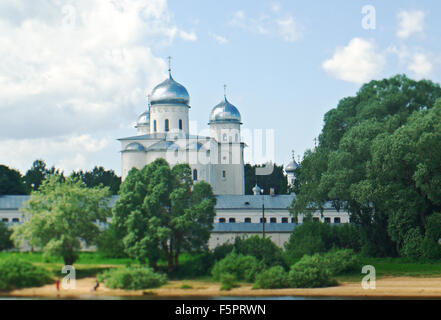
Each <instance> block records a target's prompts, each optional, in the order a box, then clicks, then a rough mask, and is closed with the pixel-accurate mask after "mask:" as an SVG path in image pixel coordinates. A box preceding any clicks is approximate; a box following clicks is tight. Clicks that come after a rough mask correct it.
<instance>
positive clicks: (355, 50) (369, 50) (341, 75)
mask: <svg viewBox="0 0 441 320" xmlns="http://www.w3.org/2000/svg"><path fill="white" fill-rule="evenodd" d="M385 63H386V59H385V57H384V55H383V54H381V53H377V52H376V48H375V44H374V42H373V41H368V40H365V39H362V38H354V39H352V40H351V41H350V42H349V44H348V45H347V46H346V47H343V48H337V49H336V50H335V52H334V55H333V56H332V57H331V58H330V59H328V60H326V61H324V62H323V64H322V67H323V69H324V70H325V71H326V72H328V73H329V74H331V75H333V76H334V77H336V78H337V79H340V80H344V81H348V82H354V83H358V84H361V83H364V82H366V81H369V80H372V79H373V78H374V77H375V76H377V75H379V74H380V72H381V71H382V70H383V67H384V65H385Z"/></svg>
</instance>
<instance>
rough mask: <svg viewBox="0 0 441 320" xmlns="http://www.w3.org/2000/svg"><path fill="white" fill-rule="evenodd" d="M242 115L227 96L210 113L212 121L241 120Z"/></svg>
mask: <svg viewBox="0 0 441 320" xmlns="http://www.w3.org/2000/svg"><path fill="white" fill-rule="evenodd" d="M240 121H241V116H240V112H239V110H237V108H236V107H235V106H234V105H232V104H231V103H230V102H229V101H228V100H227V98H226V97H225V98H224V100H223V101H222V102H220V103H219V104H217V105H216V106H215V107H214V108H213V110H212V111H211V114H210V123H213V122H239V123H240Z"/></svg>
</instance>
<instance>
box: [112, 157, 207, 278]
mask: <svg viewBox="0 0 441 320" xmlns="http://www.w3.org/2000/svg"><path fill="white" fill-rule="evenodd" d="M215 204H216V198H215V197H214V195H213V192H212V189H211V186H210V185H209V184H208V183H206V182H199V183H196V184H194V185H193V180H192V177H191V169H190V167H189V166H188V165H187V164H178V165H176V166H174V167H173V169H170V166H169V164H168V163H167V162H166V161H165V160H164V159H157V160H155V161H154V162H152V163H151V164H149V165H147V166H145V167H144V168H143V169H142V170H138V169H136V168H133V169H131V170H130V171H129V174H128V176H127V178H126V179H125V180H124V182H123V183H122V184H121V190H120V198H119V199H118V201H117V202H116V204H115V206H114V209H113V221H112V223H115V226H116V228H117V229H119V230H121V232H122V234H124V239H123V242H124V246H125V249H126V252H127V253H128V254H129V255H130V256H132V257H134V258H137V259H138V260H139V261H141V262H145V261H146V260H148V262H149V264H150V266H152V267H153V268H156V267H157V266H156V263H157V261H158V259H159V257H160V255H161V253H162V254H163V255H164V256H165V257H166V259H167V262H168V272H169V273H172V272H173V271H174V270H175V269H176V267H177V266H178V263H179V261H178V257H179V254H180V253H181V252H184V251H187V252H193V251H200V250H206V249H207V241H208V239H209V237H210V231H211V229H212V227H213V219H214V216H215V211H214V206H215Z"/></svg>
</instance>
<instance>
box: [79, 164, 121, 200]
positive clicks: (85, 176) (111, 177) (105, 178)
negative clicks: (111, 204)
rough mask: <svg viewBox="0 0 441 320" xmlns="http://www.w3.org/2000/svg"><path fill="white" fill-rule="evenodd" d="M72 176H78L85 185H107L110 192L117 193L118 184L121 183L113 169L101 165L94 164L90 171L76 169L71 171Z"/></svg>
mask: <svg viewBox="0 0 441 320" xmlns="http://www.w3.org/2000/svg"><path fill="white" fill-rule="evenodd" d="M72 176H73V177H77V178H79V179H80V180H81V181H83V182H84V183H85V184H86V186H88V187H89V188H91V187H98V186H100V185H101V186H104V187H109V189H110V192H112V194H118V191H119V186H120V185H121V177H118V176H117V175H116V174H115V171H113V170H106V169H104V168H103V167H97V166H95V167H94V168H93V169H92V171H83V170H80V171H77V172H73V173H72Z"/></svg>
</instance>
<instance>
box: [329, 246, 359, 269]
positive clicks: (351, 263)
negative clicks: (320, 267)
mask: <svg viewBox="0 0 441 320" xmlns="http://www.w3.org/2000/svg"><path fill="white" fill-rule="evenodd" d="M323 257H324V263H325V265H326V268H327V269H328V270H329V272H330V273H331V275H339V274H344V273H348V272H352V271H357V270H359V269H360V261H359V259H358V256H357V255H356V254H355V253H354V251H353V250H351V249H341V250H331V251H329V252H328V253H326V254H325V255H324V256H323Z"/></svg>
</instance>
